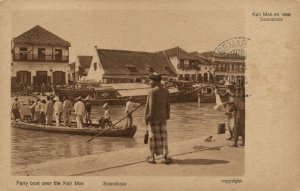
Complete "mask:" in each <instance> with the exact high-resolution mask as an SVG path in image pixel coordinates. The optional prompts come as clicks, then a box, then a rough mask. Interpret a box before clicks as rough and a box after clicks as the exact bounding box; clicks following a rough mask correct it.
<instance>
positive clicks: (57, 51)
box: [55, 49, 62, 61]
mask: <svg viewBox="0 0 300 191" xmlns="http://www.w3.org/2000/svg"><path fill="white" fill-rule="evenodd" d="M55 60H56V61H62V49H55Z"/></svg>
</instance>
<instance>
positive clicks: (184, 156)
mask: <svg viewBox="0 0 300 191" xmlns="http://www.w3.org/2000/svg"><path fill="white" fill-rule="evenodd" d="M18 2H20V4H19V5H18ZM201 2H203V5H205V6H202V3H201ZM201 2H195V1H188V2H185V3H184V2H180V1H174V2H171V1H163V2H162V3H159V2H156V1H155V3H154V2H153V3H150V2H146V1H136V0H131V1H128V2H125V1H124V2H123V1H105V0H103V1H92V0H91V1H77V2H74V3H72V2H71V1H67V2H64V3H63V2H62V1H58V0H57V1H53V2H50V1H45V5H43V3H40V2H38V1H35V0H32V1H28V3H25V2H24V1H17V0H12V1H9V3H8V1H4V2H3V1H2V2H0V6H2V7H1V8H2V9H1V10H3V12H2V14H3V15H4V14H5V13H6V14H7V15H6V16H7V18H9V19H8V20H7V23H8V26H6V27H5V28H3V30H2V32H5V33H6V35H5V37H4V36H3V37H2V38H3V39H5V46H3V50H4V51H2V52H1V55H2V54H3V55H4V57H3V58H5V60H6V61H5V63H4V64H5V67H4V66H3V71H2V73H3V72H4V70H5V76H6V78H5V77H4V75H3V76H2V78H3V79H4V78H5V79H6V80H2V82H1V83H3V87H4V86H5V87H6V89H5V91H6V92H7V95H8V96H7V100H6V101H5V102H6V106H8V105H9V108H6V106H5V107H4V106H3V108H2V110H3V112H5V113H6V114H7V115H6V116H8V117H7V119H5V122H7V124H8V125H5V126H7V128H8V130H9V131H7V133H6V134H5V135H3V136H5V137H6V140H8V141H7V142H6V145H8V147H7V148H6V149H5V153H9V154H7V155H6V157H7V160H8V161H9V162H8V163H7V162H6V163H5V165H6V166H7V169H8V173H9V174H8V176H10V177H11V181H10V182H11V183H8V184H11V185H9V186H7V188H11V187H14V188H17V189H18V190H22V189H23V188H24V189H25V188H26V189H31V188H32V189H41V190H48V189H49V190H50V189H51V190H52V189H55V188H56V189H59V190H65V189H66V190H67V189H80V188H81V189H84V190H97V189H101V188H103V189H112V188H116V189H117V188H119V189H126V188H127V189H129V188H132V189H133V190H135V189H137V188H138V187H139V188H141V187H143V184H142V182H147V183H146V184H145V186H146V187H145V188H144V189H142V190H151V189H149V188H150V187H151V182H152V183H153V184H156V185H157V186H159V185H160V184H161V185H164V186H163V187H162V188H163V190H169V189H168V188H170V189H174V188H175V187H176V185H173V186H171V187H168V186H167V185H169V184H175V182H176V180H179V179H181V182H182V183H184V181H186V182H189V183H191V182H197V181H200V182H202V183H204V182H205V180H209V181H210V183H211V184H209V183H208V182H207V184H203V185H202V186H204V185H205V187H206V188H210V187H211V186H212V185H213V184H214V181H213V180H215V181H216V182H217V184H218V185H219V186H225V187H226V186H236V188H238V187H240V188H241V189H240V190H248V189H249V188H250V187H247V188H246V187H245V185H246V184H247V183H252V184H254V183H257V182H256V181H254V180H257V179H258V177H256V178H257V179H252V177H253V176H254V177H255V173H252V172H253V169H259V170H260V173H261V172H265V171H266V172H267V173H269V174H270V173H271V171H268V170H264V169H268V167H267V165H270V166H273V163H272V160H271V158H273V157H272V156H271V155H272V154H274V153H276V152H277V150H276V151H275V152H273V151H272V149H273V150H274V149H280V152H281V151H282V150H284V149H283V148H281V147H285V146H286V145H285V144H284V143H285V142H287V140H289V139H292V138H291V137H290V138H287V139H285V138H283V137H282V138H281V139H276V141H274V140H275V137H276V136H275V135H274V136H272V135H273V133H278V134H279V133H280V132H279V130H278V129H280V127H279V126H281V125H280V124H281V123H283V122H284V121H285V122H286V123H290V124H294V122H295V119H296V118H293V114H291V115H285V114H284V113H283V112H282V113H281V111H279V110H277V111H278V112H280V114H278V116H280V118H281V119H282V120H281V119H280V118H275V117H274V116H273V115H277V113H275V112H276V109H274V108H275V107H277V106H278V108H280V107H282V106H279V105H280V104H281V101H284V102H286V101H287V97H286V98H284V100H280V101H278V100H277V99H279V97H280V96H281V95H280V93H283V92H284V91H283V89H285V88H286V89H289V90H290V89H293V88H292V86H293V85H296V84H297V83H296V84H293V85H290V86H289V85H288V86H286V87H285V86H282V85H281V84H280V83H282V84H285V83H286V82H288V81H292V80H291V79H288V77H289V74H288V72H287V71H286V73H278V72H276V71H275V70H276V68H275V67H274V68H273V67H270V65H267V64H269V62H273V63H274V65H275V64H276V63H277V62H276V58H275V57H274V58H273V57H272V56H273V55H272V56H270V54H269V52H274V50H276V48H277V51H278V52H281V53H282V54H283V57H282V58H277V59H279V60H277V61H278V62H279V61H280V59H285V58H286V57H287V56H288V55H292V56H290V57H289V58H292V59H291V60H292V61H293V62H294V60H293V59H295V57H293V56H294V55H296V54H294V52H289V51H292V50H296V49H295V48H296V45H294V43H288V42H292V41H290V40H289V39H290V38H291V39H296V31H299V27H298V28H297V27H296V25H293V24H292V22H293V21H294V20H295V18H294V17H295V16H296V13H295V11H296V8H295V9H292V8H291V6H286V7H285V9H283V10H280V6H279V5H280V4H279V3H278V4H276V3H275V4H274V7H270V8H269V9H268V10H266V9H264V10H261V9H259V7H260V6H259V4H258V3H256V4H255V3H253V4H251V5H250V4H249V3H236V5H234V2H236V1H234V2H233V0H232V2H231V1H230V2H231V3H230V4H229V3H225V2H220V1H215V4H214V3H207V2H206V1H201ZM267 5H268V4H262V6H265V7H267ZM291 5H292V3H291ZM4 7H9V9H7V10H9V11H7V10H6V12H5V11H4V9H3V8H4ZM223 7H226V8H223ZM298 8H299V5H298ZM298 10H299V9H298ZM2 18H4V17H2ZM1 22H4V19H1ZM253 23H254V24H253ZM1 24H3V23H1ZM281 25H282V26H283V25H284V26H288V27H289V28H288V27H287V28H286V29H283V31H281V32H278V33H274V34H273V36H272V35H269V34H270V33H267V32H265V33H264V32H263V31H262V30H260V29H263V28H265V27H266V29H267V30H271V31H275V30H276V29H277V28H278V29H279V28H284V27H281ZM291 26H293V27H294V28H292V27H291ZM6 28H7V29H6ZM275 28H276V29H275ZM289 29H295V30H289ZM258 31H260V32H262V35H254V34H258ZM276 37H279V39H280V38H281V41H278V42H280V43H279V44H281V45H282V46H280V45H278V46H277V44H276V43H277V42H275V41H271V40H269V41H268V40H265V39H267V38H270V39H275V38H276ZM282 37H284V38H286V39H287V40H285V39H283V38H282ZM270 42H272V43H270ZM293 42H297V41H296V40H295V41H293ZM298 42H299V41H298ZM3 45H4V44H3ZM278 47H280V48H278ZM291 47H293V48H291ZM276 54H277V53H276ZM262 55H263V56H262ZM268 58H270V59H269V60H268ZM259 63H267V64H265V65H260V64H259ZM282 63H283V62H282ZM259 67H260V68H259ZM280 67H281V65H280ZM266 68H268V69H266ZM269 69H270V70H269ZM272 69H273V70H272ZM298 69H299V67H298ZM268 70H269V72H268ZM295 71H296V69H295V70H294V71H293V72H295ZM276 73H277V74H278V76H277V77H273V76H274V75H275V74H276ZM284 76H285V77H284ZM290 77H291V76H290ZM292 77H293V78H294V82H297V77H295V76H292ZM275 79H276V80H275ZM281 79H285V80H283V81H281ZM298 79H299V77H298ZM298 82H299V80H298ZM276 83H277V85H276ZM290 84H292V83H290ZM274 85H275V86H274ZM264 87H266V88H264ZM275 87H276V88H277V90H278V91H277V92H275V90H273V89H272V88H275ZM289 90H288V91H289ZM294 90H295V89H294ZM265 91H267V92H265ZM297 92H299V90H295V93H297ZM277 94H278V95H277ZM283 94H284V93H283ZM275 95H276V96H275ZM284 95H285V94H284ZM297 95H298V94H297ZM278 96H279V97H278ZM261 98H262V99H261ZM290 101H291V99H290ZM268 102H272V103H270V104H268ZM275 102H276V103H275ZM273 103H275V104H273ZM294 103H295V105H294V106H296V105H297V104H298V103H299V101H298V102H297V101H295V102H294ZM271 106H272V107H271ZM273 106H274V107H273ZM294 106H293V107H294ZM291 107H292V106H289V107H288V108H286V109H289V110H291ZM4 110H5V111H4ZM272 111H273V112H274V113H273V114H272ZM9 112H10V114H9ZM267 123H271V124H275V126H278V128H275V127H274V126H269V125H268V124H267ZM276 123H277V124H276ZM272 127H273V128H274V129H273V130H271V129H270V128H272ZM289 127H290V128H292V127H293V125H289ZM281 128H283V127H282V126H281ZM276 129H277V130H276ZM260 131H263V133H260ZM298 132H299V131H298ZM286 133H287V134H289V133H288V132H287V131H286ZM246 134H247V135H246ZM6 135H8V136H6ZM263 135H266V136H267V138H262V137H263ZM289 136H295V135H291V134H290V135H289ZM3 140H4V139H3ZM255 140H259V141H261V142H256V141H255ZM298 140H299V138H298ZM263 141H265V143H262V142H263ZM270 142H272V143H275V144H276V145H277V144H278V145H280V146H281V147H280V148H279V147H276V146H275V145H274V147H273V148H271V149H264V148H269V147H268V146H270V144H269V143H270ZM260 143H262V144H261V146H260V145H259V144H260ZM295 148H299V142H298V144H297V146H296V147H295ZM260 150H261V151H260ZM263 152H265V154H263V155H260V154H259V153H263ZM280 152H279V153H280ZM286 152H290V153H291V152H292V151H290V150H289V149H288V150H286ZM277 153H278V152H277ZM277 156H278V157H279V158H277V160H276V159H275V160H273V162H274V163H275V161H276V163H277V162H278V163H280V164H282V163H283V162H282V161H283V158H284V157H283V156H285V157H287V156H288V155H283V154H278V155H277ZM251 157H254V158H253V159H252V158H251ZM255 157H260V159H263V158H266V160H265V162H264V160H258V162H254V161H256V159H255ZM297 157H298V158H299V155H298V156H297ZM260 162H262V163H263V164H260ZM264 164H266V165H264ZM252 167H253V169H252ZM254 167H255V168H254ZM260 167H263V168H260ZM247 169H248V170H247ZM280 169H281V168H280ZM280 169H279V170H280ZM280 172H282V171H281V170H280ZM260 173H259V174H260ZM285 173H286V172H285ZM295 173H296V172H295ZM279 174H280V173H279ZM248 176H250V177H251V178H248ZM279 176H283V174H280V175H279ZM22 177H23V178H22ZM47 177H49V178H47ZM61 177H64V178H61ZM74 177H76V178H74ZM168 177H169V178H168ZM188 177H190V179H189V178H188ZM160 178H162V179H160ZM172 178H174V179H172ZM176 178H178V179H176ZM89 180H90V181H91V182H89ZM147 180H148V181H147ZM139 182H140V183H141V184H139ZM164 182H165V183H164ZM135 185H138V186H135ZM209 185H210V186H209ZM292 185H294V182H292ZM292 185H291V186H292ZM199 186H200V187H198V188H199V189H200V188H201V187H202V186H201V185H199ZM249 186H250V185H249ZM298 186H299V184H298ZM148 187H149V188H148ZM180 187H181V186H180ZM181 188H182V189H184V187H181ZM187 188H193V186H192V184H189V186H188V187H187ZM196 188H197V187H194V188H193V189H191V190H195V189H196ZM228 188H229V187H227V188H226V189H228ZM242 188H243V189H242ZM270 188H271V187H268V189H263V190H272V189H270ZM280 188H281V187H280ZM293 188H295V187H293ZM176 189H179V188H176ZM199 189H198V190H199ZM196 190H197V189H196ZM275 190H276V189H275ZM291 190H293V189H291Z"/></svg>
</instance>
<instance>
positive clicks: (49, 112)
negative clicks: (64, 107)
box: [46, 96, 53, 125]
mask: <svg viewBox="0 0 300 191" xmlns="http://www.w3.org/2000/svg"><path fill="white" fill-rule="evenodd" d="M52 115H53V101H52V100H51V97H50V96H47V103H46V125H52Z"/></svg>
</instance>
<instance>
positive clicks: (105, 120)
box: [102, 103, 112, 127]
mask: <svg viewBox="0 0 300 191" xmlns="http://www.w3.org/2000/svg"><path fill="white" fill-rule="evenodd" d="M102 107H103V109H104V118H103V120H102V127H105V125H108V126H111V125H112V122H111V120H110V116H109V110H108V103H105V104H104V105H103V106H102Z"/></svg>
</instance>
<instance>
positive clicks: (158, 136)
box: [145, 73, 171, 164]
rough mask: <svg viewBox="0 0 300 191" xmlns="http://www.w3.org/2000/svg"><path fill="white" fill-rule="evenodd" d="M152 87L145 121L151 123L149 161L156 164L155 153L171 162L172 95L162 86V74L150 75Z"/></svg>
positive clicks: (164, 161)
mask: <svg viewBox="0 0 300 191" xmlns="http://www.w3.org/2000/svg"><path fill="white" fill-rule="evenodd" d="M149 78H150V85H151V87H152V88H151V89H150V91H149V94H148V97H147V102H146V109H145V123H146V125H147V126H148V125H150V131H149V138H150V151H151V156H149V157H148V158H147V161H148V162H149V163H153V164H155V163H156V162H155V155H161V154H163V155H164V160H163V163H165V164H169V163H171V157H168V152H169V151H168V136H167V129H166V125H167V120H168V119H170V97H169V92H168V90H166V89H164V88H163V87H162V86H161V82H160V81H161V75H159V74H158V73H153V74H151V75H150V76H149Z"/></svg>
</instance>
